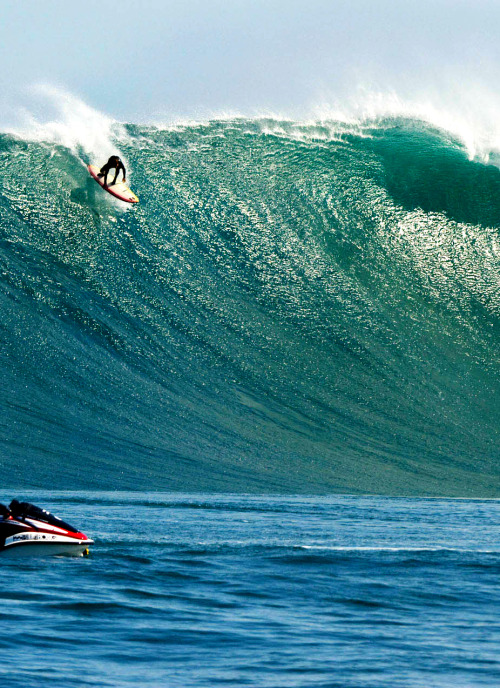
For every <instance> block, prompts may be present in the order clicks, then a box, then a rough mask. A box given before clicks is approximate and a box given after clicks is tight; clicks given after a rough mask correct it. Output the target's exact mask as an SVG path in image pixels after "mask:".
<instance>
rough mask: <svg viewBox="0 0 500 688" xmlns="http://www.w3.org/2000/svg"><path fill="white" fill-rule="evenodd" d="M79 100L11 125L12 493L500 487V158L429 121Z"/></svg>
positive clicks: (5, 390)
mask: <svg viewBox="0 0 500 688" xmlns="http://www.w3.org/2000/svg"><path fill="white" fill-rule="evenodd" d="M66 104H67V106H68V107H69V108H70V109H71V108H73V109H71V112H72V113H73V115H74V112H75V108H74V107H73V106H74V103H73V104H72V103H71V102H69V103H66ZM78 117H79V121H80V123H81V127H82V132H83V133H80V135H77V134H75V128H78V126H80V125H78V123H76V124H75V123H74V122H72V121H70V122H69V123H68V122H66V124H58V125H57V126H55V125H54V124H50V123H49V124H48V125H47V124H46V125H38V124H36V123H34V122H31V127H30V129H29V132H28V131H25V132H24V133H19V132H17V133H4V134H2V135H0V156H1V163H2V172H1V173H0V307H1V311H2V318H1V321H0V347H1V348H0V365H1V371H2V380H3V384H2V386H1V391H0V407H1V410H2V414H1V421H0V422H1V434H0V447H1V448H0V462H1V465H2V468H3V482H4V485H5V486H6V487H13V488H20V487H49V488H50V487H57V488H64V487H67V488H70V489H74V488H76V487H79V488H83V487H95V488H104V487H105V488H110V487H111V488H132V489H133V488H140V489H156V488H158V489H162V490H164V489H173V490H189V491H212V490H224V491H234V492H236V491H244V492H254V491H260V492H334V491H335V492H346V491H347V492H370V493H387V494H395V493H398V494H431V495H432V494H435V495H437V494H441V495H457V496H498V487H499V481H498V478H499V467H498V458H499V449H498V447H499V429H498V399H499V392H500V376H499V372H500V369H499V341H500V338H499V335H500V320H499V316H500V260H499V250H500V249H499V238H498V231H499V228H500V171H499V169H498V168H497V167H496V166H494V165H491V164H486V163H485V162H484V160H482V161H478V160H477V159H471V155H470V148H468V147H467V145H466V144H465V143H464V142H463V141H462V139H460V138H459V137H457V136H456V135H455V134H453V133H450V132H449V131H446V130H444V129H442V128H438V127H436V126H435V125H432V124H430V123H426V122H425V121H423V120H421V119H415V118H414V117H408V116H404V115H399V116H390V117H389V116H387V117H380V116H378V117H375V118H371V119H370V118H369V119H366V118H364V119H363V118H361V119H351V120H349V121H347V120H344V121H334V120H328V121H327V120H324V121H321V122H310V123H303V122H295V121H290V120H279V119H276V118H267V119H266V118H260V119H259V118H258V119H245V118H234V119H223V120H217V119H214V120H211V121H206V122H201V123H196V122H194V123H187V124H182V123H180V124H177V125H175V126H174V125H171V126H165V127H159V126H143V125H133V124H128V125H116V124H113V122H111V121H109V120H107V119H105V120H99V119H97V120H95V121H93V120H92V119H91V118H90V115H89V112H87V111H86V110H85V109H83V110H82V111H81V112H80V114H79V115H78ZM35 125H36V126H35ZM85 126H86V128H85ZM96 131H97V132H98V133H99V135H98V136H97V135H96ZM110 151H113V152H116V151H118V152H119V153H120V155H121V156H122V157H123V159H125V160H126V162H127V166H128V168H129V179H130V182H131V185H132V186H133V188H134V190H135V191H136V192H137V194H138V196H139V198H140V203H139V205H138V206H136V207H134V208H132V209H130V208H126V207H124V206H122V205H120V203H119V202H118V201H115V200H113V199H112V198H111V197H110V196H108V195H107V194H105V193H104V192H103V191H102V190H101V189H100V188H99V187H98V186H97V185H96V184H95V182H94V181H93V180H92V179H90V177H89V176H88V174H87V172H86V169H85V164H86V163H88V162H94V163H98V164H99V163H101V162H102V159H104V158H105V157H106V156H107V155H108V153H109V152H110Z"/></svg>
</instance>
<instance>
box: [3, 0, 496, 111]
mask: <svg viewBox="0 0 500 688" xmlns="http://www.w3.org/2000/svg"><path fill="white" fill-rule="evenodd" d="M499 26H500V1H499V0H474V1H473V0H468V1H465V0H449V1H448V0H302V1H300V2H299V1H297V0H265V1H264V0H223V1H222V0H204V1H202V0H182V1H181V0H119V1H117V2H109V1H107V0H102V1H101V0H100V1H99V2H97V1H96V0H84V2H81V3H76V2H71V0H2V3H1V17H0V58H1V65H2V70H1V74H0V86H1V92H2V97H1V100H0V105H2V107H3V110H4V113H3V114H4V116H6V113H8V112H9V111H10V109H11V108H12V105H13V104H17V103H18V102H20V101H22V98H23V92H24V91H25V89H27V88H28V87H30V86H31V85H33V84H36V83H40V82H43V83H48V84H51V85H54V86H57V87H59V88H62V89H65V90H68V91H70V92H71V93H73V94H75V95H77V96H78V97H81V98H82V99H83V100H85V102H87V103H88V104H89V105H91V106H93V107H95V108H97V109H99V110H102V111H104V112H106V113H108V114H110V115H112V116H113V117H116V118H118V119H121V120H143V121H144V120H148V119H149V120H151V119H158V118H161V117H168V116H175V115H179V116H194V117H195V116H200V115H202V116H204V115H207V114H209V113H213V112H215V113H220V112H223V111H238V112H241V113H242V114H255V113H256V112H262V111H263V110H266V109H268V110H271V111H274V112H281V113H285V114H291V115H294V114H299V115H300V114H302V113H304V112H306V111H308V110H310V109H311V108H314V106H316V105H318V104H321V103H324V102H331V101H335V100H336V99H337V100H338V99H340V100H341V99H342V98H345V97H347V96H348V95H349V94H350V93H352V92H353V91H355V90H356V88H357V87H358V86H359V85H362V86H365V87H368V88H373V89H380V90H390V89H394V90H395V91H396V92H398V93H400V94H401V95H402V96H408V95H409V94H410V95H411V94H412V93H415V92H423V91H428V92H434V93H438V94H439V93H440V92H442V91H443V90H446V89H459V88H464V87H465V85H467V84H474V83H480V84H482V85H484V84H486V85H488V84H489V83H491V84H492V88H496V84H497V83H498V80H499V77H500V54H499V48H498V43H499V38H498V35H497V33H498V27H499Z"/></svg>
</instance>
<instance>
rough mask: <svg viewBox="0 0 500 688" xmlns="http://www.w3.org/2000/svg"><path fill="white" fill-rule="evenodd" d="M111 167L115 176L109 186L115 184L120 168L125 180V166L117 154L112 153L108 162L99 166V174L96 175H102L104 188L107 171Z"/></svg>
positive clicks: (106, 182) (106, 183)
mask: <svg viewBox="0 0 500 688" xmlns="http://www.w3.org/2000/svg"><path fill="white" fill-rule="evenodd" d="M113 169H114V170H115V178H114V179H113V181H112V182H111V186H113V184H116V180H117V179H118V173H119V172H120V170H121V171H122V172H123V181H126V176H127V173H126V172H125V167H124V166H123V163H122V161H121V160H120V158H119V157H118V156H117V155H112V156H111V157H110V159H109V160H108V162H107V163H106V164H105V165H103V166H102V167H101V169H100V171H99V174H98V175H97V176H98V177H104V188H106V187H107V186H108V172H109V171H110V170H113Z"/></svg>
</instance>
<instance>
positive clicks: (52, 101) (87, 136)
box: [4, 84, 126, 163]
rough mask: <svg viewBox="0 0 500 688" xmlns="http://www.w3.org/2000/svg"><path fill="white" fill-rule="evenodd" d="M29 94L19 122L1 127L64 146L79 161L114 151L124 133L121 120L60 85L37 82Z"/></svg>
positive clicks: (101, 156) (36, 139)
mask: <svg viewBox="0 0 500 688" xmlns="http://www.w3.org/2000/svg"><path fill="white" fill-rule="evenodd" d="M28 96H29V100H30V103H31V105H29V106H23V107H21V108H18V119H19V123H18V124H17V125H15V126H10V127H7V128H6V129H4V131H6V132H7V133H11V134H13V135H14V136H18V137H21V138H23V139H25V140H29V141H39V142H43V143H51V144H58V145H61V146H64V147H66V148H68V149H69V150H71V151H72V152H73V153H74V154H75V155H77V156H78V157H80V159H81V160H82V163H87V162H90V161H98V162H100V161H104V160H105V159H107V158H108V157H109V156H110V155H113V154H116V153H117V151H118V148H117V143H118V144H119V142H120V140H123V139H124V138H125V137H126V133H125V131H124V128H123V126H122V125H121V124H119V123H118V122H116V121H115V120H114V119H112V118H111V117H109V116H108V115H105V114H103V113H102V112H99V111H98V110H96V109H94V108H92V107H91V106H90V105H87V104H86V103H85V102H84V101H83V100H81V99H80V98H78V97H77V96H75V95H73V94H71V93H68V92H67V91H64V90H62V89H60V88H57V87H55V86H51V85H48V84H37V85H36V86H33V87H32V88H30V89H29V92H28ZM34 110H36V111H37V114H36V115H35V114H34ZM118 152H119V153H120V156H121V157H122V159H123V154H122V153H121V152H120V151H118Z"/></svg>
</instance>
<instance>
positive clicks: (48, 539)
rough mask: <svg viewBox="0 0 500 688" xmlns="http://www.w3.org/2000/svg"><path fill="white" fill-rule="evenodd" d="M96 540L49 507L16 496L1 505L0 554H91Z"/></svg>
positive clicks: (0, 555) (1, 555)
mask: <svg viewBox="0 0 500 688" xmlns="http://www.w3.org/2000/svg"><path fill="white" fill-rule="evenodd" d="M93 544H94V541H93V540H91V539H90V538H88V537H87V536H86V535H84V533H80V532H79V531H78V530H77V529H76V528H74V527H73V526H70V525H69V523H65V522H64V521H62V520H61V519H60V518H58V517H57V516H54V515H53V514H51V513H50V512H48V511H46V510H45V509H41V508H40V507H38V506H35V505H34V504H30V503H29V502H18V501H17V499H13V500H12V502H11V503H10V504H9V506H8V507H6V506H4V505H3V504H0V557H3V556H6V555H8V554H14V555H16V556H25V555H33V554H38V555H43V556H45V555H47V554H66V555H73V556H82V555H85V554H88V547H89V545H93Z"/></svg>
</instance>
